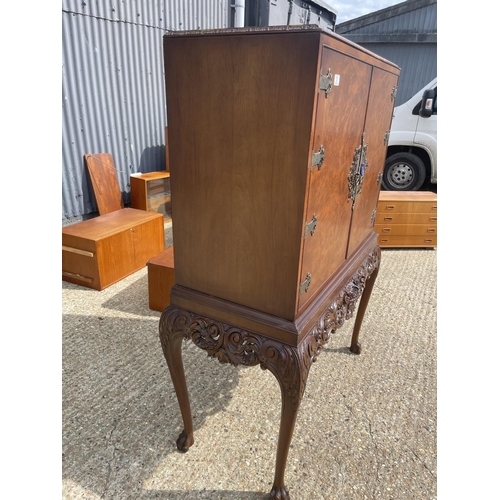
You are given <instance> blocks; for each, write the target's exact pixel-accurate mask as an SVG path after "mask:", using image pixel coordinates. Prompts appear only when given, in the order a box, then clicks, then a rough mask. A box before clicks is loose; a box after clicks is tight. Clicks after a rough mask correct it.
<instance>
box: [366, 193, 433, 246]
mask: <svg viewBox="0 0 500 500" xmlns="http://www.w3.org/2000/svg"><path fill="white" fill-rule="evenodd" d="M375 232H376V233H377V234H378V235H379V237H378V244H379V246H380V247H387V248H389V247H391V248H413V247H415V248H418V247H422V248H434V247H437V194H436V193H432V192H427V191H381V192H380V196H379V202H378V206H377V216H376V219H375Z"/></svg>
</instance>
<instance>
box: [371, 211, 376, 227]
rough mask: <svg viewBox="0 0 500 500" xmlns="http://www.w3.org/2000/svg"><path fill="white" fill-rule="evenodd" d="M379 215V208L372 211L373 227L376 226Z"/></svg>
mask: <svg viewBox="0 0 500 500" xmlns="http://www.w3.org/2000/svg"><path fill="white" fill-rule="evenodd" d="M376 217H377V209H375V210H374V211H373V212H372V228H373V227H375V219H376Z"/></svg>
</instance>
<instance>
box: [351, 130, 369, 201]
mask: <svg viewBox="0 0 500 500" xmlns="http://www.w3.org/2000/svg"><path fill="white" fill-rule="evenodd" d="M367 148H368V144H365V133H364V132H363V134H362V136H361V144H360V145H359V146H358V147H357V148H356V149H355V150H354V158H353V160H352V163H351V171H350V172H349V175H348V177H347V181H348V187H349V197H348V199H349V200H352V207H351V208H352V210H354V205H355V204H356V198H357V197H358V195H359V193H361V189H362V187H363V180H364V176H365V170H366V169H367V168H368V162H367V159H366V150H367Z"/></svg>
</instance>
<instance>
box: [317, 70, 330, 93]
mask: <svg viewBox="0 0 500 500" xmlns="http://www.w3.org/2000/svg"><path fill="white" fill-rule="evenodd" d="M332 84H333V77H332V71H331V70H330V68H328V73H327V74H326V75H322V74H321V73H320V74H319V90H320V91H321V90H324V91H325V98H328V94H329V93H330V92H331V91H332Z"/></svg>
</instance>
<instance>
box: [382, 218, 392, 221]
mask: <svg viewBox="0 0 500 500" xmlns="http://www.w3.org/2000/svg"><path fill="white" fill-rule="evenodd" d="M384 220H387V221H390V220H392V217H384Z"/></svg>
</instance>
